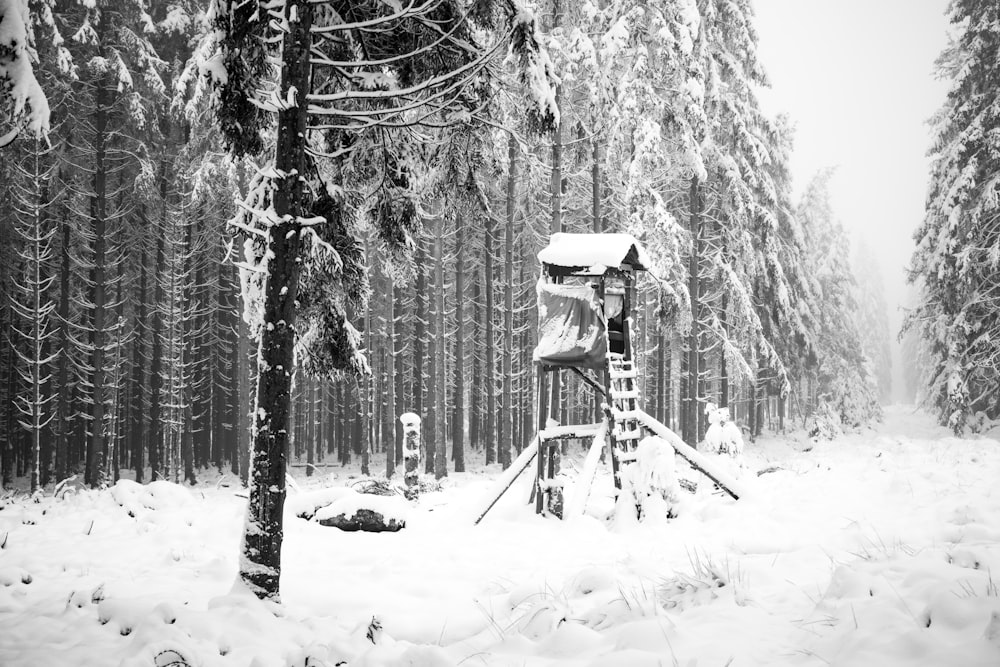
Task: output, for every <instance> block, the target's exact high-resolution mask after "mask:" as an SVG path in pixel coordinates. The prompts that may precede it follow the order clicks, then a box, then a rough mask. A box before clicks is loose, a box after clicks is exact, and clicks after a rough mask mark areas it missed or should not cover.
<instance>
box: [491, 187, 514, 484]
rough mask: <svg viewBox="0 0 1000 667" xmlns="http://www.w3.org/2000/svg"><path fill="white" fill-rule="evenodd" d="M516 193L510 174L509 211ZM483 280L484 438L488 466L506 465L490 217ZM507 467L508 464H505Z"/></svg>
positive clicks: (508, 189)
mask: <svg viewBox="0 0 1000 667" xmlns="http://www.w3.org/2000/svg"><path fill="white" fill-rule="evenodd" d="M511 193H512V190H511V187H510V176H509V175H508V186H507V209H508V212H509V211H511V210H513V206H514V203H513V202H512V201H511V196H512V194H511ZM483 244H484V248H483V255H484V258H483V259H484V266H483V277H484V279H485V282H486V287H485V290H486V309H485V312H484V313H483V319H484V328H485V331H486V333H485V337H486V342H485V344H486V360H485V362H484V364H483V383H484V384H485V385H486V408H485V411H484V417H485V419H484V431H485V433H484V438H485V440H486V463H487V465H489V464H490V463H495V462H496V461H498V460H499V461H500V463H501V464H504V460H503V455H502V453H501V454H500V456H499V457H498V456H497V454H498V451H499V450H502V449H503V447H502V446H501V445H500V443H499V442H498V441H497V429H496V414H497V394H496V391H497V389H496V332H495V331H494V330H493V311H494V309H495V308H496V306H495V304H494V301H493V299H494V295H495V294H496V292H495V289H496V287H495V285H494V283H493V216H491V215H487V216H486V236H485V238H484V239H483ZM504 468H506V465H504Z"/></svg>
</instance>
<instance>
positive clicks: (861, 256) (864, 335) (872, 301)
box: [853, 242, 892, 405]
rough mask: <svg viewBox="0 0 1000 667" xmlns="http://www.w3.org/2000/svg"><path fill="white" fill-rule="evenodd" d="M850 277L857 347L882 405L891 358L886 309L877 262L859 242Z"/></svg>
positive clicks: (888, 394) (886, 395)
mask: <svg viewBox="0 0 1000 667" xmlns="http://www.w3.org/2000/svg"><path fill="white" fill-rule="evenodd" d="M853 269H854V277H855V280H856V283H857V289H856V292H857V293H856V295H855V300H856V302H857V304H858V309H857V314H858V323H857V326H858V333H859V334H860V335H861V347H862V349H863V350H864V352H865V357H866V358H867V360H868V363H870V364H871V370H872V375H873V376H874V377H875V379H876V381H877V382H878V397H879V401H881V402H882V404H883V405H885V404H887V403H888V402H889V401H890V400H891V398H892V354H891V352H890V349H889V343H890V340H891V337H892V334H891V333H890V332H889V309H888V306H887V305H886V302H885V285H884V283H883V281H882V272H881V270H880V269H879V262H878V260H877V259H876V258H875V256H874V254H873V253H872V251H871V249H870V248H869V247H868V246H867V245H866V244H865V243H864V242H860V243H859V244H858V246H857V249H856V250H855V252H854V267H853Z"/></svg>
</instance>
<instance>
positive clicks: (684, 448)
mask: <svg viewBox="0 0 1000 667" xmlns="http://www.w3.org/2000/svg"><path fill="white" fill-rule="evenodd" d="M639 412H640V416H639V420H640V421H641V422H642V424H643V426H645V427H646V428H648V429H649V430H650V431H652V432H653V433H654V434H655V435H658V436H659V437H661V438H663V439H664V440H666V441H667V442H668V443H670V446H672V447H673V448H674V451H676V452H677V453H678V454H679V455H681V456H682V457H683V458H684V459H685V460H686V461H687V462H688V463H690V464H691V466H692V467H694V469H695V470H697V471H698V472H700V473H701V474H703V475H705V477H708V478H709V479H710V480H712V481H713V482H715V483H716V484H718V485H719V487H720V488H721V489H722V490H723V491H725V492H726V493H728V494H729V495H731V496H732V497H733V498H735V499H736V500H739V499H740V497H741V496H743V495H745V494H746V492H745V491H744V490H743V488H742V485H741V484H740V483H739V482H738V481H736V480H735V479H733V478H732V477H730V476H729V473H727V472H726V471H724V470H721V469H719V468H718V467H716V466H715V464H713V463H712V462H711V461H710V460H709V459H707V458H706V457H705V456H703V455H702V454H701V452H699V451H698V450H696V449H695V448H694V447H692V446H690V445H689V444H687V443H686V442H684V441H683V440H681V439H680V437H679V436H678V435H677V434H676V433H674V432H673V431H671V430H670V429H669V428H667V427H666V426H664V425H663V424H661V423H660V422H658V421H657V420H656V419H654V418H653V417H651V416H650V415H649V414H647V413H645V412H643V411H642V410H640V411H639Z"/></svg>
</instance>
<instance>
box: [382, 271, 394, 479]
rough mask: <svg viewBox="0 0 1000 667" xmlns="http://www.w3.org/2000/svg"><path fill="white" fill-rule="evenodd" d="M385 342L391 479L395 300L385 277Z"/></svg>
mask: <svg viewBox="0 0 1000 667" xmlns="http://www.w3.org/2000/svg"><path fill="white" fill-rule="evenodd" d="M385 340H386V343H387V344H388V345H389V359H388V360H387V362H386V365H385V366H386V383H385V390H386V403H387V404H386V412H387V413H388V414H387V415H386V420H385V421H384V424H385V425H386V433H385V434H384V435H383V438H382V442H383V444H384V445H385V477H386V479H392V474H393V473H394V472H395V471H396V300H395V298H394V294H393V288H392V278H391V277H390V276H386V277H385Z"/></svg>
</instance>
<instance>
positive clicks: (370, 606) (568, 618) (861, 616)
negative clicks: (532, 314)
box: [0, 408, 1000, 667]
mask: <svg viewBox="0 0 1000 667" xmlns="http://www.w3.org/2000/svg"><path fill="white" fill-rule="evenodd" d="M582 456H583V454H582V452H581V453H580V454H578V455H577V459H576V460H577V462H579V461H581V460H582ZM746 460H747V473H746V474H745V476H744V483H745V485H746V486H747V488H748V490H749V492H750V493H749V495H748V496H747V497H745V498H743V499H742V500H740V501H733V500H731V499H729V498H728V497H726V496H723V495H721V494H719V493H712V491H711V488H710V484H707V483H706V482H705V480H704V479H700V480H698V481H699V488H698V492H697V493H696V494H695V495H691V494H688V493H682V494H681V495H682V496H683V498H682V501H681V502H682V505H681V507H680V516H679V517H678V518H676V519H673V520H670V521H665V522H662V523H655V524H641V525H631V526H624V527H623V526H618V527H609V526H608V525H607V524H606V523H605V522H603V521H601V520H599V519H598V518H595V517H594V516H583V517H578V518H577V519H575V520H571V521H565V522H558V521H555V520H546V519H542V518H539V517H536V516H535V515H534V514H533V512H532V509H531V508H530V507H529V506H528V505H526V504H525V501H526V500H527V496H528V492H529V491H528V489H529V483H530V482H529V480H528V479H527V478H523V479H521V480H519V481H518V482H517V483H515V485H514V487H513V488H512V489H511V492H510V493H508V494H507V495H506V496H505V497H504V498H503V499H502V500H501V501H500V503H498V504H497V506H496V507H495V508H494V509H493V511H492V512H491V513H490V514H489V515H488V516H487V517H486V519H484V521H483V522H482V523H481V524H480V525H478V526H473V525H472V523H471V520H470V519H469V514H470V507H472V506H473V505H475V504H477V503H479V502H480V498H481V497H482V496H483V494H484V493H486V492H487V490H488V488H489V486H490V481H491V480H492V479H493V478H494V477H496V476H497V474H498V471H497V470H496V469H494V468H490V469H488V470H483V469H480V470H477V471H474V472H471V473H467V474H463V475H455V474H453V475H452V476H451V477H450V478H449V479H448V480H446V481H445V484H444V488H443V490H442V491H441V492H440V493H431V494H427V495H425V496H423V497H422V498H421V499H420V501H419V502H418V504H416V505H415V506H414V507H412V508H411V509H410V511H409V518H408V525H407V527H406V528H405V529H404V530H402V531H400V532H398V533H379V534H374V533H344V532H340V531H338V530H336V529H334V528H326V527H323V526H321V525H319V524H317V523H314V522H306V521H304V520H302V519H297V518H295V517H294V516H292V515H291V514H288V516H287V518H286V531H285V549H284V556H283V557H284V567H283V579H282V598H283V604H282V605H281V606H280V607H279V606H277V605H272V604H264V603H259V602H257V601H256V600H255V599H253V598H251V597H249V596H247V595H246V594H244V593H241V592H239V591H237V592H234V591H233V582H234V580H235V576H236V559H237V553H238V545H239V537H240V529H241V526H242V519H243V517H242V515H243V510H244V506H245V502H246V501H245V499H244V498H242V497H240V496H239V495H237V493H238V490H237V489H235V488H232V487H225V486H222V485H221V484H220V485H218V486H216V485H211V484H206V485H205V486H203V487H197V488H194V489H191V488H184V487H180V486H175V485H172V484H168V483H165V482H160V483H156V484H153V485H150V486H147V487H138V486H136V485H133V484H130V483H126V482H123V483H120V484H119V485H118V486H116V487H115V488H113V489H110V490H104V491H80V492H77V493H75V494H71V495H68V496H67V497H65V498H64V499H54V498H52V497H45V498H43V499H42V500H41V501H40V502H38V503H34V502H30V501H27V500H25V499H24V497H23V496H21V497H20V498H15V499H14V500H8V501H7V504H6V506H5V507H3V509H2V511H0V543H2V544H3V549H2V550H0V665H2V666H3V667H19V666H25V667H27V666H31V667H36V666H37V667H50V666H59V665H73V666H74V667H76V666H86V665H127V666H129V667H139V666H145V667H154V666H155V667H167V665H171V666H180V665H192V666H203V667H209V666H215V665H253V666H254V667H269V666H271V665H275V666H278V665H280V666H285V665H294V666H297V667H306V666H307V665H308V666H309V667H321V666H330V667H332V666H333V665H337V664H342V663H346V664H348V665H350V666H351V667H364V666H368V667H373V666H376V665H386V666H389V665H412V666H420V667H444V666H446V665H456V666H457V665H467V666H474V665H518V666H522V665H523V666H529V667H533V666H539V667H540V666H548V665H560V666H562V665H565V666H570V665H573V666H581V667H583V666H595V667H596V666H607V667H630V666H645V665H682V666H685V667H686V666H693V665H698V666H722V665H727V664H728V665H734V666H738V665H779V664H780V665H879V666H880V667H887V666H891V665H928V666H931V665H934V666H940V665H949V666H951V665H983V666H991V667H996V666H997V665H1000V592H998V587H1000V493H998V491H997V488H998V480H1000V443H998V442H997V441H996V440H993V439H988V438H979V439H973V440H959V439H955V438H951V437H948V434H947V432H946V431H944V430H942V429H939V428H937V427H935V426H934V425H933V424H932V422H931V420H930V419H929V418H928V417H927V416H926V415H923V414H920V413H917V414H912V412H911V411H910V410H909V409H905V408H896V409H892V410H890V411H889V412H888V415H887V419H886V423H885V424H884V425H882V426H881V427H880V428H879V429H878V430H877V432H868V433H866V434H863V435H852V436H848V437H843V438H840V439H838V440H836V441H834V442H824V443H818V444H815V445H813V444H812V443H810V442H808V441H807V440H805V439H802V438H800V439H796V438H794V437H787V438H770V439H767V440H765V441H763V442H758V443H756V444H749V445H748V446H747V452H746ZM771 467H778V468H779V469H778V470H776V471H774V472H767V473H765V474H763V475H761V476H759V477H758V476H757V475H756V474H755V473H756V471H758V470H762V469H765V468H771ZM679 472H680V474H681V476H682V477H689V478H694V475H693V474H691V473H690V472H688V473H685V472H683V469H679ZM348 474H349V473H348V471H345V470H341V469H336V473H335V474H334V475H332V476H325V477H322V478H317V479H310V480H308V481H306V480H304V479H303V480H299V483H300V485H301V486H302V488H303V489H304V490H306V491H308V490H309V489H311V488H314V487H315V488H321V487H323V486H331V485H343V484H345V483H347V482H348V481H349V480H348ZM223 483H225V480H223ZM573 490H574V489H573V488H572V485H570V486H569V487H568V488H567V493H568V494H572V492H573ZM609 490H610V481H609V478H608V474H607V471H606V470H602V471H601V473H600V474H599V477H598V481H597V486H596V487H595V491H594V494H593V496H592V498H591V502H590V504H589V512H590V514H591V515H594V514H600V513H601V512H603V511H606V510H607V509H610V507H611V500H610V496H609ZM289 497H290V499H293V498H294V497H295V492H294V491H291V490H290V493H289ZM373 618H374V619H377V621H378V624H379V625H380V626H381V630H378V629H375V630H374V631H371V628H372V627H374V626H373V625H372V620H373ZM368 634H372V635H373V639H374V643H373V641H372V640H371V639H369V638H368V636H367V635H368Z"/></svg>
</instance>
